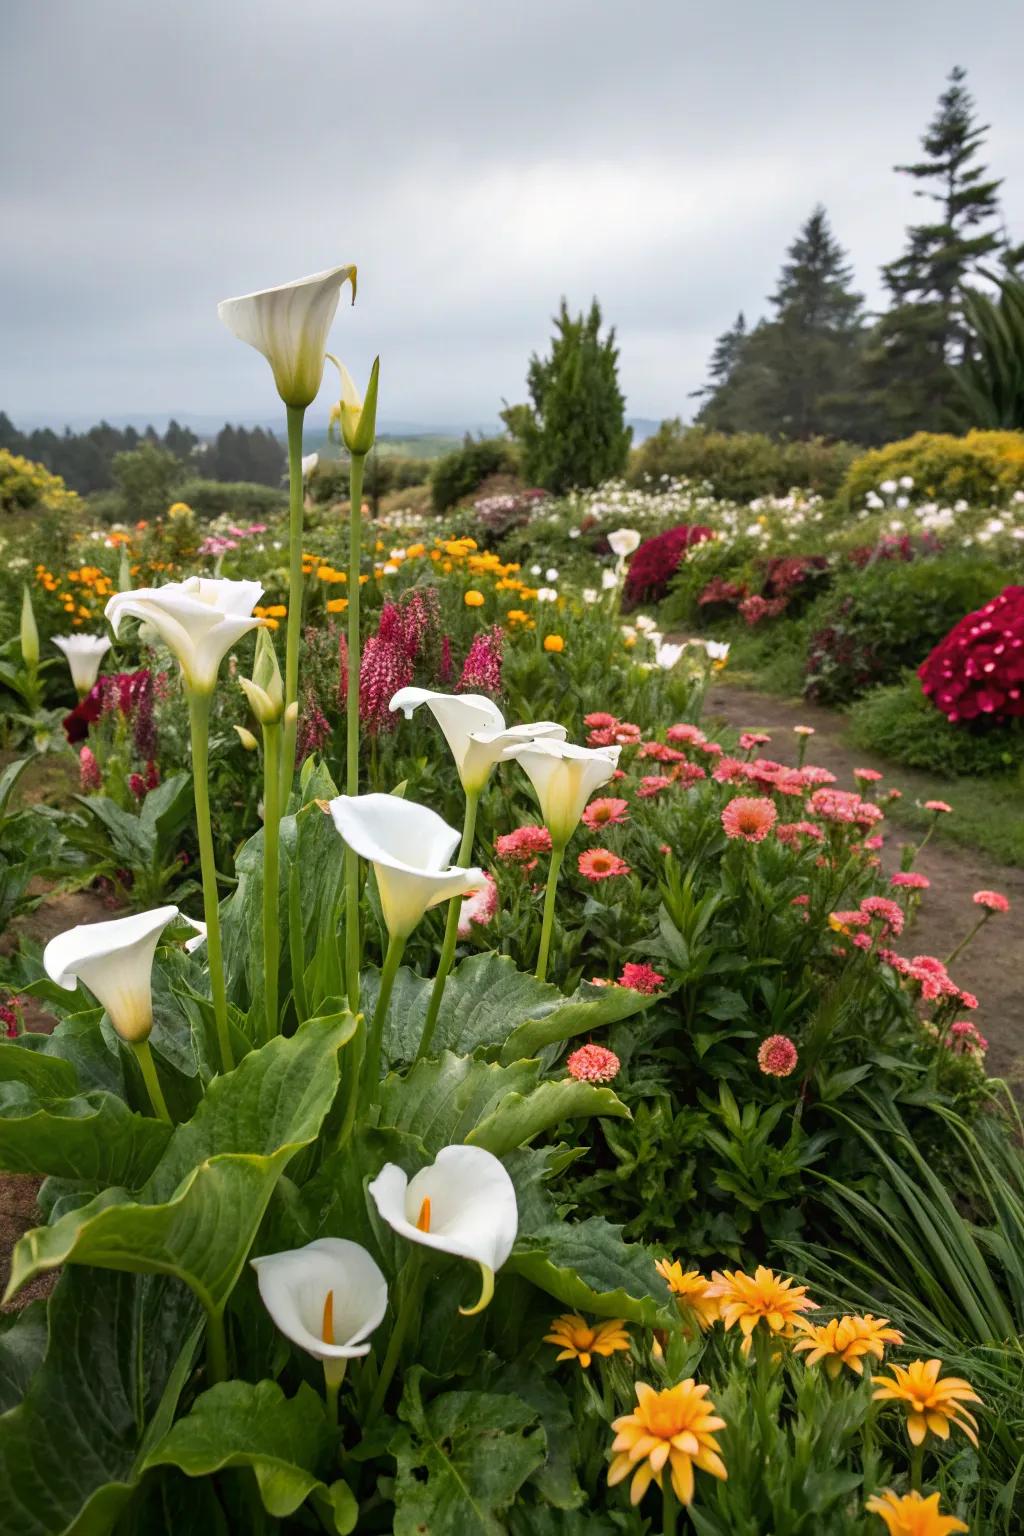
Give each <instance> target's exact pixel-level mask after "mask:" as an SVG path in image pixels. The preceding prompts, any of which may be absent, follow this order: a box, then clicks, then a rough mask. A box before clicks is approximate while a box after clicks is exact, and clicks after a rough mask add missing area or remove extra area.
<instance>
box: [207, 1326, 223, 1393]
mask: <svg viewBox="0 0 1024 1536" xmlns="http://www.w3.org/2000/svg"><path fill="white" fill-rule="evenodd" d="M206 1369H207V1372H208V1374H209V1377H210V1381H211V1383H215V1382H218V1381H227V1379H228V1344H227V1337H226V1335H225V1333H224V1314H223V1312H218V1311H214V1310H213V1309H212V1308H211V1309H210V1310H208V1311H207V1314H206Z"/></svg>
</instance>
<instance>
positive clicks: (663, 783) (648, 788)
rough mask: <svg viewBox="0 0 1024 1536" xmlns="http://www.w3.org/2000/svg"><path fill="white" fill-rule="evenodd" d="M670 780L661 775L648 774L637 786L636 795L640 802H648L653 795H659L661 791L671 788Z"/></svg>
mask: <svg viewBox="0 0 1024 1536" xmlns="http://www.w3.org/2000/svg"><path fill="white" fill-rule="evenodd" d="M671 785H672V780H671V779H669V778H666V777H665V775H664V774H663V773H648V774H645V775H644V777H643V778H642V779H641V780H640V783H639V784H638V785H637V791H636V792H637V795H638V796H639V798H640V799H641V800H650V799H651V798H652V797H653V796H654V795H660V794H661V792H662V790H663V789H669V788H671Z"/></svg>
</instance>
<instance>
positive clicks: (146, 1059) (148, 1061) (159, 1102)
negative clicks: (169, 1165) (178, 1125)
mask: <svg viewBox="0 0 1024 1536" xmlns="http://www.w3.org/2000/svg"><path fill="white" fill-rule="evenodd" d="M132 1050H133V1051H134V1052H135V1060H136V1061H137V1062H138V1064H139V1068H140V1070H141V1072H142V1079H143V1082H144V1083H145V1084H146V1092H147V1093H148V1094H149V1102H150V1103H151V1104H152V1106H153V1113H154V1115H156V1117H157V1119H158V1120H163V1121H165V1122H166V1123H167V1124H168V1125H173V1123H174V1122H173V1121H172V1119H171V1116H170V1111H169V1110H168V1108H167V1100H166V1099H165V1098H164V1091H163V1089H162V1088H161V1087H160V1079H159V1077H157V1073H156V1062H155V1061H154V1060H153V1052H152V1050H151V1049H150V1045H149V1040H148V1039H146V1040H133V1041H132Z"/></svg>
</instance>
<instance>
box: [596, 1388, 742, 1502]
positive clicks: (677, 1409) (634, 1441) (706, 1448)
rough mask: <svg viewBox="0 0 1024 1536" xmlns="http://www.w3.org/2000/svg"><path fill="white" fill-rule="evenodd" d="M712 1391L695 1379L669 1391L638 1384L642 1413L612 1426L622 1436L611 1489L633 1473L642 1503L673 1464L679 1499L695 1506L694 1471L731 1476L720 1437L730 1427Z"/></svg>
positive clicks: (633, 1494)
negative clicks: (720, 1431)
mask: <svg viewBox="0 0 1024 1536" xmlns="http://www.w3.org/2000/svg"><path fill="white" fill-rule="evenodd" d="M707 1392H708V1389H707V1387H706V1386H698V1385H697V1383H696V1382H695V1381H694V1379H693V1377H692V1376H691V1377H689V1378H688V1379H687V1380H686V1381H681V1382H679V1383H678V1384H677V1385H676V1386H674V1387H668V1388H666V1390H665V1391H663V1392H656V1391H655V1390H654V1388H653V1387H649V1386H648V1385H647V1383H646V1382H645V1381H638V1382H637V1384H636V1411H635V1412H634V1413H627V1414H625V1415H624V1416H623V1417H622V1418H620V1419H615V1420H613V1422H612V1428H613V1429H614V1430H615V1432H616V1433H615V1439H614V1440H613V1441H612V1450H613V1451H614V1452H615V1453H616V1454H615V1456H614V1457H613V1459H612V1463H611V1466H610V1467H609V1468H608V1483H609V1486H610V1487H614V1486H615V1484H616V1483H621V1482H622V1480H623V1478H625V1477H628V1476H629V1474H630V1472H632V1474H633V1481H632V1483H631V1485H630V1489H629V1500H630V1503H631V1504H639V1503H640V1500H641V1499H642V1498H643V1496H644V1494H645V1493H646V1492H647V1490H648V1488H649V1487H650V1486H651V1483H652V1481H653V1482H655V1483H657V1485H658V1487H659V1488H660V1487H661V1478H662V1472H663V1469H664V1467H665V1463H666V1462H668V1464H669V1468H670V1470H671V1474H672V1488H673V1490H674V1492H675V1495H676V1498H677V1499H678V1500H679V1502H680V1503H681V1504H689V1503H690V1502H691V1501H692V1499H693V1482H694V1479H693V1469H694V1467H699V1468H700V1470H701V1471H702V1472H710V1473H711V1475H712V1476H713V1477H720V1478H722V1479H723V1480H724V1479H725V1478H726V1477H728V1475H729V1474H728V1473H727V1472H726V1470H725V1463H724V1462H723V1461H722V1458H721V1456H719V1454H718V1441H717V1440H716V1439H715V1435H714V1431H715V1430H716V1429H724V1428H725V1420H724V1419H720V1418H719V1417H718V1416H717V1414H716V1413H715V1405H714V1403H713V1402H712V1401H711V1399H710V1398H709V1397H708V1395H707Z"/></svg>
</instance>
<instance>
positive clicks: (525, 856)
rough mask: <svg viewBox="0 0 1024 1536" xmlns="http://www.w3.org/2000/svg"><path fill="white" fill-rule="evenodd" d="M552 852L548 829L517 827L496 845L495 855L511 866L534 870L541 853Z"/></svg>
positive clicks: (498, 840) (500, 838)
mask: <svg viewBox="0 0 1024 1536" xmlns="http://www.w3.org/2000/svg"><path fill="white" fill-rule="evenodd" d="M550 852H551V833H550V832H549V831H548V829H547V827H535V826H525V827H517V828H516V830H515V831H514V832H506V833H505V835H504V836H503V837H499V838H497V839H496V840H495V843H494V853H495V856H496V857H497V858H499V859H504V860H506V861H507V862H508V863H509V864H521V865H522V866H523V868H524V869H534V868H536V865H537V855H538V854H539V853H550Z"/></svg>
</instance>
